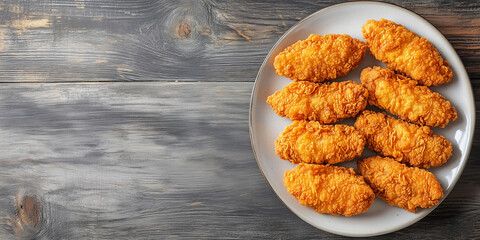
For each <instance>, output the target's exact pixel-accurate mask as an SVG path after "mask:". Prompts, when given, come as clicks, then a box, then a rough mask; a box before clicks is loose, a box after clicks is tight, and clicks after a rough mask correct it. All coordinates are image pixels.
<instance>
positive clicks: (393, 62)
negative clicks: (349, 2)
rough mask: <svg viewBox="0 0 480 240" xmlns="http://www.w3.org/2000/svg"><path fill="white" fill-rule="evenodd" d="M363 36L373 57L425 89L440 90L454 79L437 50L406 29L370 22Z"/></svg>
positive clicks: (392, 23) (365, 27)
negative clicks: (436, 88)
mask: <svg viewBox="0 0 480 240" xmlns="http://www.w3.org/2000/svg"><path fill="white" fill-rule="evenodd" d="M362 32H363V38H365V39H366V40H367V46H368V48H369V49H370V52H371V53H372V55H373V56H374V57H375V58H376V59H378V60H380V61H382V62H384V63H385V64H386V65H387V67H388V68H390V69H393V70H395V71H397V72H399V73H402V74H404V75H407V76H409V77H411V78H412V79H414V80H415V81H418V82H419V83H420V84H422V85H425V86H432V85H433V86H437V85H440V84H443V83H448V82H450V80H451V79H452V76H453V72H452V69H450V67H449V64H448V62H447V61H443V59H442V57H441V56H440V53H438V51H437V49H436V48H435V47H434V46H433V45H432V44H431V43H430V42H429V41H428V40H427V39H425V38H420V37H418V36H417V35H416V34H415V33H414V32H412V31H409V30H407V29H406V28H405V27H403V26H402V25H399V24H396V23H394V22H392V21H389V20H385V19H382V20H380V21H375V20H368V21H367V23H365V24H364V25H363V27H362Z"/></svg>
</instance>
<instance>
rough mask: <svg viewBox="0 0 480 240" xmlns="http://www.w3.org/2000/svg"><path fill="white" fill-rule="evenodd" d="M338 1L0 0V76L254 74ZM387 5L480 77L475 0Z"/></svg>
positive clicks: (201, 77)
mask: <svg viewBox="0 0 480 240" xmlns="http://www.w3.org/2000/svg"><path fill="white" fill-rule="evenodd" d="M337 2H342V1H249V0H242V1H211V0H205V1H200V0H199V1H161V0H159V1H148V0H132V1H115V0H102V1H98V0H78V1H71V0H70V1H65V0H48V1H47V0H40V1H16V0H14V1H12V0H10V1H4V2H3V3H2V4H0V15H1V16H2V17H1V18H0V76H1V78H0V82H65V81H81V82H84V81H175V80H178V81H222V82H225V81H254V80H255V76H256V74H257V70H258V68H259V66H260V64H261V63H262V61H263V59H264V57H265V55H266V54H267V53H268V51H269V50H270V48H271V47H272V46H273V44H274V43H275V42H276V41H277V40H278V38H279V37H280V36H281V35H282V34H283V33H284V32H285V31H286V30H288V29H289V28H290V27H291V26H292V25H293V24H295V23H296V22H298V21H299V20H300V19H303V18H304V17H306V16H308V15H310V14H312V13H313V12H315V11H317V10H320V9H322V8H323V7H327V6H330V5H333V4H334V3H337ZM392 2H393V3H396V4H397V5H400V6H403V7H405V8H407V9H410V10H413V11H415V12H417V13H418V14H420V15H421V16H423V17H425V18H426V19H427V20H429V21H430V22H431V23H432V24H434V25H435V26H436V27H437V28H439V30H440V31H441V32H442V33H443V34H445V36H446V37H447V39H448V40H449V41H450V42H451V43H452V45H453V46H454V47H455V49H456V50H457V51H458V54H459V55H460V57H461V58H462V59H463V60H464V61H466V62H467V63H469V64H466V67H467V70H468V72H469V74H470V76H471V77H473V78H480V69H479V68H478V67H477V66H478V65H479V64H480V61H479V60H478V58H476V57H475V56H478V53H479V51H480V49H479V45H478V36H479V35H480V21H479V20H478V19H479V17H478V15H479V12H480V9H479V3H478V1H432V0H430V1H422V2H421V3H419V2H418V1H392ZM474 53H477V54H474ZM180 63H181V64H180ZM186 69H187V70H186Z"/></svg>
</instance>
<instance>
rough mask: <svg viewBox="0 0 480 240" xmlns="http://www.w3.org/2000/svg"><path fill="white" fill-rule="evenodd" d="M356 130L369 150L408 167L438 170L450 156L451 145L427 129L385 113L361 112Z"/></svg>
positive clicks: (356, 123)
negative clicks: (364, 138) (437, 167)
mask: <svg viewBox="0 0 480 240" xmlns="http://www.w3.org/2000/svg"><path fill="white" fill-rule="evenodd" d="M355 128H356V129H357V130H359V131H360V132H361V133H363V134H364V135H365V137H366V139H367V146H368V147H369V148H371V149H372V150H374V151H375V152H377V153H378V154H380V155H382V156H386V157H393V158H394V159H395V160H396V161H398V162H402V163H405V164H408V165H410V166H414V167H423V168H429V167H436V166H440V165H442V164H444V163H445V162H447V160H448V158H450V156H451V155H452V143H451V142H450V141H448V140H447V139H445V138H444V137H443V136H440V135H437V134H435V133H433V131H432V130H431V129H430V128H429V127H420V126H418V125H415V124H411V123H407V122H405V121H403V120H399V119H395V118H393V117H391V116H388V115H386V114H384V113H375V112H372V111H368V110H365V111H363V112H362V113H361V114H360V115H359V116H358V117H357V121H356V122H355Z"/></svg>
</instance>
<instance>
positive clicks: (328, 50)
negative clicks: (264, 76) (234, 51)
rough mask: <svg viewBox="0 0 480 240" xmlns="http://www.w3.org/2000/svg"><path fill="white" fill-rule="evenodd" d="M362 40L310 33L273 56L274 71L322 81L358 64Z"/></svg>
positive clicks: (347, 36)
mask: <svg viewBox="0 0 480 240" xmlns="http://www.w3.org/2000/svg"><path fill="white" fill-rule="evenodd" d="M366 49H367V46H366V45H365V43H364V42H362V41H360V40H358V39H354V38H352V37H350V36H349V35H346V34H328V35H324V36H320V35H315V34H311V35H310V36H309V37H308V38H307V39H306V40H303V41H298V42H296V43H294V44H293V45H291V46H289V47H287V48H286V49H285V50H283V52H281V53H279V54H278V55H277V56H276V57H275V62H274V64H273V66H274V67H275V69H276V73H277V74H278V75H281V76H285V77H288V78H290V79H292V80H295V81H304V80H307V81H312V82H323V81H325V80H326V79H335V78H337V77H340V76H344V75H347V73H348V72H349V71H350V70H352V69H355V68H357V67H358V65H360V62H362V60H363V58H364V57H365V52H366Z"/></svg>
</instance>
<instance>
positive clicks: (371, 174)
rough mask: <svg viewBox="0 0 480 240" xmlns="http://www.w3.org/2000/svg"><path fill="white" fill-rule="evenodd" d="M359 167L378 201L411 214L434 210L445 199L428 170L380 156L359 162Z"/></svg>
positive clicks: (438, 184) (440, 188) (437, 183)
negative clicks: (424, 209)
mask: <svg viewBox="0 0 480 240" xmlns="http://www.w3.org/2000/svg"><path fill="white" fill-rule="evenodd" d="M357 167H358V171H359V172H360V174H361V175H362V176H363V177H364V178H365V181H366V182H367V183H368V184H369V185H370V186H371V187H372V189H373V191H374V192H375V194H376V195H377V197H379V198H381V199H383V200H384V201H385V202H387V203H388V204H390V205H392V206H398V207H401V208H403V209H405V210H407V211H409V212H416V211H417V207H422V208H430V207H433V206H435V205H437V204H438V203H439V199H441V198H442V197H443V189H442V187H441V186H440V183H439V182H438V180H437V179H436V178H435V176H434V175H433V174H432V173H430V172H428V171H427V170H424V169H420V168H416V167H407V166H405V165H403V164H401V163H399V162H396V161H395V160H393V159H391V158H382V157H378V156H377V157H371V158H367V159H363V160H360V161H358V162H357Z"/></svg>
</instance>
